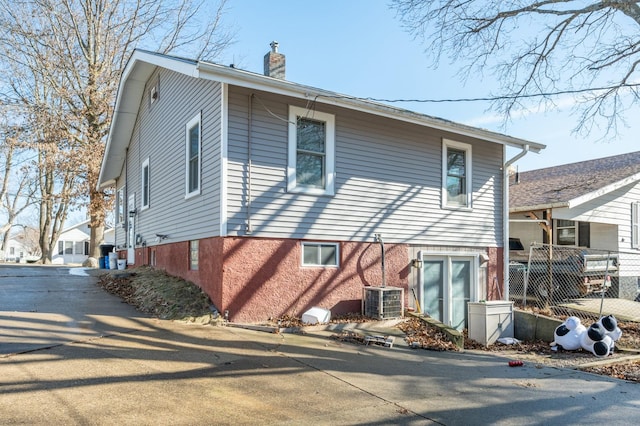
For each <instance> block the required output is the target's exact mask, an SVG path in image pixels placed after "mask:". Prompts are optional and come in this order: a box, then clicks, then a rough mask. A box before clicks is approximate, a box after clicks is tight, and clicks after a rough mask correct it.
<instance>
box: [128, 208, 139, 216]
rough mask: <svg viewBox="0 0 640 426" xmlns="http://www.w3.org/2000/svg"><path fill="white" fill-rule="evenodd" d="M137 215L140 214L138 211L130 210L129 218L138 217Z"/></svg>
mask: <svg viewBox="0 0 640 426" xmlns="http://www.w3.org/2000/svg"><path fill="white" fill-rule="evenodd" d="M137 214H138V210H137V209H133V210H129V217H136V215H137Z"/></svg>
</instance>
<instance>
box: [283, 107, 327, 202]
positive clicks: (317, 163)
mask: <svg viewBox="0 0 640 426" xmlns="http://www.w3.org/2000/svg"><path fill="white" fill-rule="evenodd" d="M334 162H335V116H334V115H332V114H327V113H323V112H318V111H313V110H308V109H304V108H298V107H295V106H290V107H289V161H288V167H287V191H289V192H301V193H306V194H315V195H333V194H334V193H335V190H334V177H335V165H334Z"/></svg>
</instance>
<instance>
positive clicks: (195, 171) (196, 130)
mask: <svg viewBox="0 0 640 426" xmlns="http://www.w3.org/2000/svg"><path fill="white" fill-rule="evenodd" d="M200 121H201V120H200V114H198V115H196V116H195V117H193V118H192V119H191V121H189V123H187V127H186V179H185V181H186V182H185V183H186V198H189V197H192V196H194V195H198V194H200V173H201V171H200V166H201V150H202V136H201V126H200Z"/></svg>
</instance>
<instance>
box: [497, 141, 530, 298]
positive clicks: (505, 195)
mask: <svg viewBox="0 0 640 426" xmlns="http://www.w3.org/2000/svg"><path fill="white" fill-rule="evenodd" d="M503 149H504V156H503V158H506V157H507V147H506V146H505V147H504V148H503ZM528 153H529V145H524V146H523V147H522V151H520V152H519V153H518V154H516V156H515V157H513V158H511V159H510V160H507V161H505V163H504V166H502V175H503V176H502V200H503V201H502V224H503V225H502V226H503V230H502V234H503V238H504V243H503V244H504V256H503V258H504V265H502V269H503V271H502V276H503V277H504V280H503V281H504V300H509V166H511V165H512V164H513V163H515V162H516V161H518V160H519V159H521V158H522V157H524V156H525V155H527V154H528Z"/></svg>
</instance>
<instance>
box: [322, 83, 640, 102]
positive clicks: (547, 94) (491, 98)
mask: <svg viewBox="0 0 640 426" xmlns="http://www.w3.org/2000/svg"><path fill="white" fill-rule="evenodd" d="M637 87H640V83H634V84H621V85H617V86H605V87H592V88H589V89H571V90H558V91H553V92H540V93H529V94H522V95H500V96H483V97H476V98H449V99H446V98H445V99H383V98H374V97H358V96H347V95H318V96H316V98H319V97H322V98H337V99H353V100H364V101H372V102H385V103H396V102H417V103H462V102H487V101H507V100H517V99H531V98H548V97H552V96H560V95H576V94H580V93H589V92H599V91H605V90H612V89H622V88H637Z"/></svg>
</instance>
